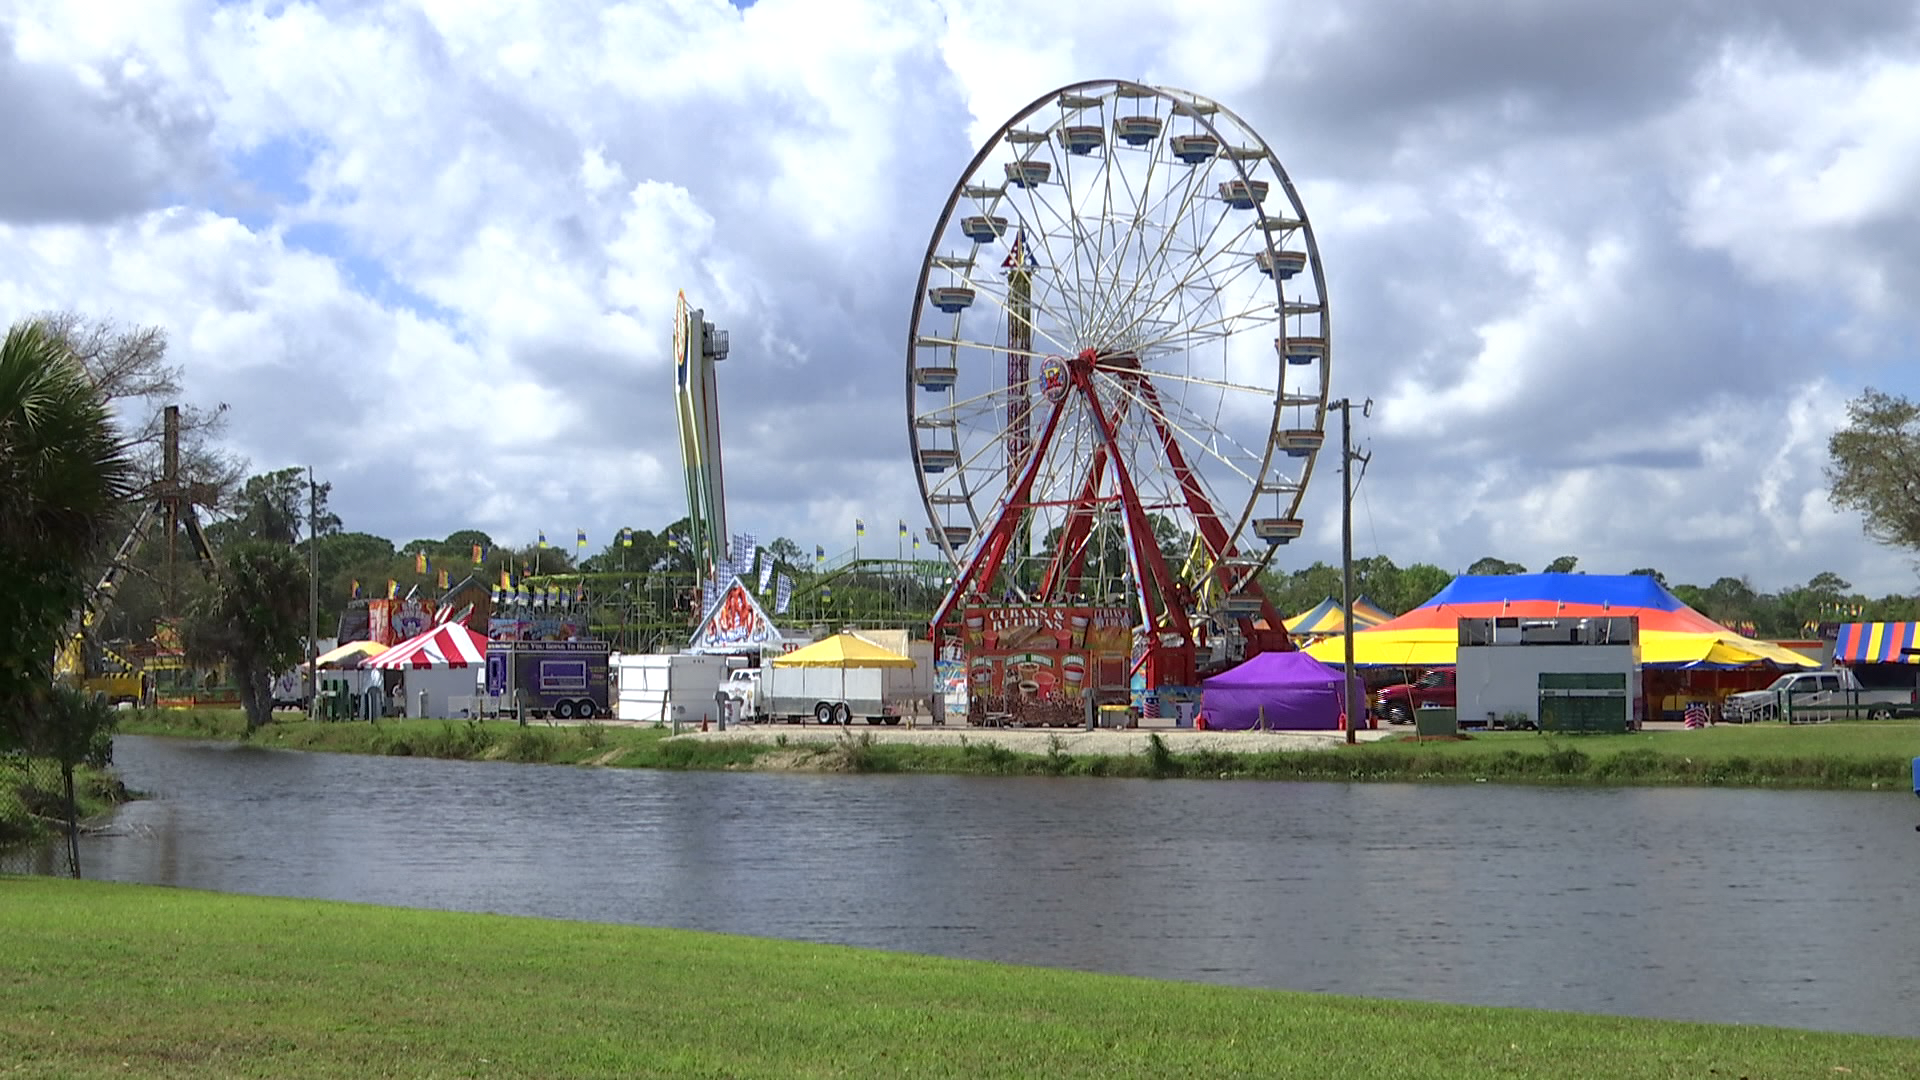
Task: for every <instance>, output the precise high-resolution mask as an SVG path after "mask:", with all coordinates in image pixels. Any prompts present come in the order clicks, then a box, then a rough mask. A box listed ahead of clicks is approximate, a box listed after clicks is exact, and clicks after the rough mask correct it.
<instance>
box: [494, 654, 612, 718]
mask: <svg viewBox="0 0 1920 1080" xmlns="http://www.w3.org/2000/svg"><path fill="white" fill-rule="evenodd" d="M607 655H608V645H607V643H606V642H604V641H489V642H487V693H488V694H489V695H492V696H494V697H497V698H499V699H500V702H501V705H500V714H501V715H502V716H509V715H511V716H518V717H520V718H521V719H526V718H527V717H529V716H530V717H533V718H535V719H540V718H544V717H546V716H552V717H553V718H554V719H556V720H592V719H593V718H595V717H597V716H606V715H608V714H609V711H610V710H609V709H608V707H607ZM522 710H524V711H525V714H526V715H525V716H522V715H521V714H522Z"/></svg>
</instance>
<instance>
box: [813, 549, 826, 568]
mask: <svg viewBox="0 0 1920 1080" xmlns="http://www.w3.org/2000/svg"><path fill="white" fill-rule="evenodd" d="M813 561H814V564H815V565H819V564H821V563H824V562H826V561H827V549H826V548H823V547H821V546H820V545H819V544H815V545H813Z"/></svg>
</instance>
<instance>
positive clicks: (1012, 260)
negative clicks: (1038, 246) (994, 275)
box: [1000, 226, 1027, 270]
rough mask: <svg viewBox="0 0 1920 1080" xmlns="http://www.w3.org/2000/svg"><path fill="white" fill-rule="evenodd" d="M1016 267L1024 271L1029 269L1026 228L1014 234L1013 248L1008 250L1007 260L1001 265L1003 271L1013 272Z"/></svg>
mask: <svg viewBox="0 0 1920 1080" xmlns="http://www.w3.org/2000/svg"><path fill="white" fill-rule="evenodd" d="M1015 267H1019V268H1020V269H1023V270H1024V269H1026V267H1027V230H1026V228H1025V227H1024V226H1023V227H1022V228H1021V229H1020V231H1019V232H1017V233H1014V234H1013V247H1011V248H1009V249H1008V251H1007V257H1006V259H1005V260H1004V261H1003V262H1001V264H1000V269H1002V270H1012V269H1014V268H1015Z"/></svg>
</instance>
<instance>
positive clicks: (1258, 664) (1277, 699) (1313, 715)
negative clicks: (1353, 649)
mask: <svg viewBox="0 0 1920 1080" xmlns="http://www.w3.org/2000/svg"><path fill="white" fill-rule="evenodd" d="M1366 702H1367V692H1366V687H1365V686H1364V685H1363V684H1362V683H1361V681H1360V677H1359V676H1357V675H1356V676H1354V679H1353V704H1354V712H1356V713H1358V714H1360V715H1361V716H1365V715H1366V707H1367V705H1366ZM1345 707H1346V703H1345V702H1344V701H1342V700H1341V694H1340V669H1339V668H1337V667H1334V666H1332V665H1330V664H1323V663H1321V662H1320V661H1318V660H1315V659H1314V658H1313V657H1311V656H1308V655H1307V654H1306V653H1303V652H1264V653H1261V654H1260V655H1259V656H1256V657H1254V658H1253V659H1251V660H1249V661H1247V662H1246V663H1244V664H1241V665H1240V666H1239V667H1236V668H1234V669H1232V670H1231V671H1223V672H1221V673H1220V674H1218V675H1215V676H1214V677H1213V678H1211V679H1208V680H1206V681H1205V682H1202V683H1201V684H1200V711H1201V712H1202V713H1203V714H1205V716H1206V718H1207V726H1208V727H1209V728H1214V729H1217V730H1220V731H1249V730H1252V729H1255V728H1258V727H1260V726H1261V723H1262V715H1263V714H1262V710H1263V709H1264V710H1265V712H1264V717H1265V724H1266V726H1267V727H1268V728H1273V729H1276V730H1281V731H1333V730H1335V729H1337V728H1339V726H1340V712H1341V710H1342V709H1344V708H1345Z"/></svg>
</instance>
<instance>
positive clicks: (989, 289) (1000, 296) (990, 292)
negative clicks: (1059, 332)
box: [967, 278, 1072, 356]
mask: <svg viewBox="0 0 1920 1080" xmlns="http://www.w3.org/2000/svg"><path fill="white" fill-rule="evenodd" d="M967 284H968V285H970V286H972V287H973V289H974V291H975V292H976V293H977V294H979V295H983V296H985V297H986V298H987V299H989V300H991V301H993V302H994V304H995V305H996V306H997V307H999V308H1000V310H1001V311H1004V312H1005V313H1006V315H1007V318H1008V319H1010V320H1018V321H1019V322H1020V323H1022V324H1023V325H1025V326H1026V327H1027V328H1028V329H1029V330H1032V331H1033V332H1034V333H1036V334H1039V335H1040V336H1041V337H1043V338H1046V339H1047V340H1048V341H1050V342H1052V343H1053V344H1054V347H1055V348H1057V349H1058V350H1059V351H1061V352H1063V353H1064V352H1071V351H1072V350H1071V349H1069V348H1068V347H1067V346H1066V345H1065V344H1063V343H1062V342H1061V341H1060V339H1059V338H1057V337H1055V336H1054V335H1052V334H1050V333H1048V332H1047V331H1045V330H1043V329H1041V328H1040V326H1039V325H1038V324H1037V323H1036V321H1035V320H1034V319H1033V318H1032V316H1030V315H1029V316H1027V317H1024V318H1023V317H1021V316H1020V315H1018V314H1017V313H1015V311H1014V309H1013V290H1012V288H1011V287H1009V288H1008V289H1007V290H1006V291H1004V292H1002V291H998V290H997V288H996V286H997V285H998V284H999V283H998V282H995V281H993V280H992V279H991V278H970V279H968V281H967ZM1027 302H1028V303H1030V304H1033V307H1034V310H1036V311H1039V312H1041V313H1042V314H1045V315H1047V316H1049V317H1050V318H1052V319H1053V320H1054V321H1055V323H1057V324H1060V325H1066V326H1071V325H1072V323H1071V322H1070V321H1069V320H1067V319H1065V318H1064V317H1062V316H1061V315H1060V314H1059V313H1058V312H1055V311H1049V310H1047V309H1046V308H1044V307H1042V306H1041V305H1040V304H1038V303H1035V302H1034V301H1033V298H1032V297H1031V296H1029V297H1028V299H1027ZM999 351H1001V352H1013V353H1016V354H1020V355H1027V354H1025V353H1024V352H1023V351H1022V350H1019V349H1013V348H1002V349H1000V350H999ZM1038 355H1042V356H1044V355H1048V354H1045V353H1041V354H1038Z"/></svg>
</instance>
